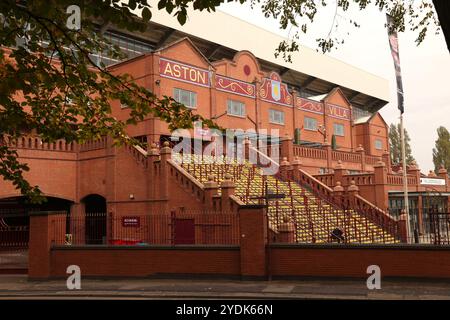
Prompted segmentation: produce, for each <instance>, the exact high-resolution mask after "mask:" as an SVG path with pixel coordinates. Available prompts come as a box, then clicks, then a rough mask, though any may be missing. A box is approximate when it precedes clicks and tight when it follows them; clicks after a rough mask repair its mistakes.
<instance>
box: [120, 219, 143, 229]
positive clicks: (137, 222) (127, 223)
mask: <svg viewBox="0 0 450 320" xmlns="http://www.w3.org/2000/svg"><path fill="white" fill-rule="evenodd" d="M140 226H141V217H130V216H126V217H122V227H140Z"/></svg>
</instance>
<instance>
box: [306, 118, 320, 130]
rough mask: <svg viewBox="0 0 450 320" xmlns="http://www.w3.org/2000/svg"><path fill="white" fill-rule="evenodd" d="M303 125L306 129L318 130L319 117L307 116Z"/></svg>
mask: <svg viewBox="0 0 450 320" xmlns="http://www.w3.org/2000/svg"><path fill="white" fill-rule="evenodd" d="M303 127H304V128H305V130H313V131H316V130H317V119H314V118H309V117H305V120H304V124H303Z"/></svg>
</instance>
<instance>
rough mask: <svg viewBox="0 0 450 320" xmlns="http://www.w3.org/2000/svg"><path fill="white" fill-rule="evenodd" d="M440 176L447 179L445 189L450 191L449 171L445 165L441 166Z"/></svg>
mask: <svg viewBox="0 0 450 320" xmlns="http://www.w3.org/2000/svg"><path fill="white" fill-rule="evenodd" d="M438 177H440V178H443V179H444V180H445V190H447V191H450V185H449V182H450V181H449V180H450V179H449V178H448V173H447V170H446V169H445V168H444V166H441V168H440V169H439V171H438ZM449 209H450V208H449Z"/></svg>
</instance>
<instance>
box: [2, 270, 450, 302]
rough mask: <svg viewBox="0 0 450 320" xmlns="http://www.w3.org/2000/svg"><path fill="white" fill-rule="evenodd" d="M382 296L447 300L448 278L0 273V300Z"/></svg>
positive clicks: (358, 298) (401, 298)
mask: <svg viewBox="0 0 450 320" xmlns="http://www.w3.org/2000/svg"><path fill="white" fill-rule="evenodd" d="M52 298H53V299H54V298H58V299H73V298H84V299H85V298H95V299H221V300H222V299H354V300H366V299H381V300H405V299H406V300H412V299H414V300H416V299H420V300H450V282H429V281H418V280H414V281H412V280H410V281H406V280H401V281H400V280H382V282H381V289H379V290H369V289H367V287H366V281H365V280H364V279H361V280H328V279H313V280H310V279H305V280H295V281H288V280H275V281H239V280H180V279H147V278H145V279H101V280H100V279H81V290H68V289H67V287H66V280H65V279H59V280H48V281H29V280H28V278H27V276H26V275H0V299H3V300H4V299H8V300H9V299H52Z"/></svg>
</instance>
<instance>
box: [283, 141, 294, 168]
mask: <svg viewBox="0 0 450 320" xmlns="http://www.w3.org/2000/svg"><path fill="white" fill-rule="evenodd" d="M280 157H281V158H282V159H283V158H286V159H287V161H289V162H291V161H292V160H294V142H293V140H292V138H291V137H290V136H288V135H286V137H284V138H283V139H281V154H280Z"/></svg>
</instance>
